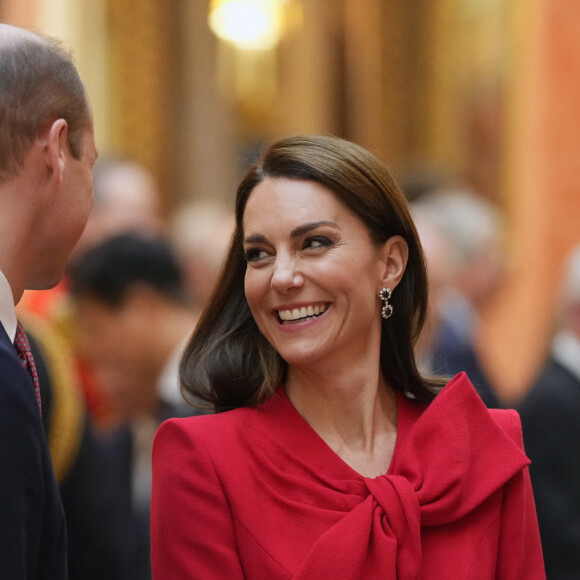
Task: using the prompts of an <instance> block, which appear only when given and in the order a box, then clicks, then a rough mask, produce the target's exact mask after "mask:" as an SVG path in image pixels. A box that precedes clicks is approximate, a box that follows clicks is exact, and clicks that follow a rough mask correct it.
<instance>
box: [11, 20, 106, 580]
mask: <svg viewBox="0 0 580 580" xmlns="http://www.w3.org/2000/svg"><path fill="white" fill-rule="evenodd" d="M96 156H97V152H96V149H95V143H94V132H93V120H92V113H91V109H90V105H89V102H88V98H87V95H86V93H85V89H84V87H83V84H82V82H81V80H80V78H79V76H78V73H77V71H76V69H75V67H74V64H73V63H72V61H71V58H70V56H69V55H68V54H67V53H66V51H64V50H63V49H62V48H60V47H59V46H57V45H56V43H54V42H52V41H50V40H48V39H45V38H42V37H40V36H37V35H35V34H32V33H31V32H28V31H25V30H22V29H19V28H15V27H12V26H8V25H5V24H0V575H1V576H2V577H3V578H10V579H41V578H42V579H44V578H46V579H47V580H48V579H50V580H55V579H61V578H63V579H64V578H66V577H67V563H66V529H65V519H64V514H63V509H62V505H61V501H60V498H59V494H58V487H57V483H56V480H55V476H54V472H53V467H52V463H51V458H50V455H49V451H48V447H47V443H46V438H45V435H44V431H43V427H42V419H41V413H42V409H41V407H42V403H41V398H40V391H39V381H38V375H37V372H36V368H35V365H34V361H33V358H32V355H31V354H30V348H29V345H28V341H27V339H26V335H25V334H24V333H23V332H22V330H21V327H20V326H19V325H18V323H17V320H16V315H15V311H14V307H15V305H16V304H18V302H19V300H20V298H21V296H22V293H23V291H24V290H25V289H27V288H33V289H43V288H50V287H52V286H54V285H55V284H56V283H57V282H58V281H59V280H60V277H61V275H62V273H63V270H64V267H65V264H66V261H67V258H68V256H69V253H70V251H71V250H72V247H73V246H74V244H75V243H76V241H77V240H78V238H79V236H80V234H81V232H82V230H83V228H84V225H85V223H86V219H87V217H88V213H89V211H90V207H91V203H92V198H93V186H92V166H93V164H94V162H95V159H96ZM15 345H16V346H15Z"/></svg>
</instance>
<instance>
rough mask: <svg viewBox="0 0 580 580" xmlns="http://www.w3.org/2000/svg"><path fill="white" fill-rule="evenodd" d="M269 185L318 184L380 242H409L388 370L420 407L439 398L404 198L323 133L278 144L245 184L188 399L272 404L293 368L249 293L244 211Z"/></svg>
mask: <svg viewBox="0 0 580 580" xmlns="http://www.w3.org/2000/svg"><path fill="white" fill-rule="evenodd" d="M266 178H285V179H297V180H307V181H315V182H317V183H320V184H322V185H324V186H325V187H327V188H328V189H329V190H331V191H332V192H333V193H334V194H335V195H336V196H337V198H338V199H340V200H341V201H342V202H343V203H344V205H345V206H346V207H348V208H349V209H350V210H351V211H352V212H353V213H354V214H355V215H357V216H358V217H359V218H360V220H361V221H362V222H363V223H364V224H365V225H366V226H367V228H368V230H369V232H370V234H371V238H372V239H373V241H374V242H375V243H377V244H382V243H384V242H385V241H386V240H388V239H389V238H390V237H391V236H394V235H399V236H402V237H403V238H404V239H405V240H406V242H407V245H408V247H409V259H408V263H407V267H406V270H405V273H404V275H403V278H402V279H401V282H400V284H399V285H398V286H397V288H396V291H395V292H393V296H392V299H391V304H392V305H393V309H394V313H393V315H392V316H391V318H389V319H388V320H383V325H382V334H381V368H382V371H383V374H384V377H385V379H386V381H387V384H389V385H390V386H391V387H392V388H394V389H396V390H397V391H399V392H402V393H407V394H410V395H411V396H412V397H414V398H415V399H417V400H419V401H426V402H428V401H431V400H432V399H433V398H434V396H435V394H436V393H437V391H438V390H439V387H440V382H439V381H438V380H431V379H427V378H424V377H422V376H421V374H420V373H419V371H418V369H417V365H416V362H415V355H414V344H415V342H416V340H417V338H418V336H419V333H420V332H421V328H422V326H423V322H424V320H425V316H426V312H427V290H428V288H427V272H426V268H425V262H424V258H423V252H422V249H421V245H420V242H419V238H418V236H417V231H416V229H415V226H414V224H413V221H412V219H411V215H410V213H409V209H408V207H407V202H406V200H405V197H404V195H403V193H402V192H401V190H400V188H399V187H398V185H397V184H396V182H395V181H394V179H393V178H392V176H391V174H390V173H389V171H388V169H387V168H386V167H385V165H384V164H383V163H381V162H380V161H379V160H378V159H377V158H376V157H375V156H374V155H373V154H372V153H370V152H369V151H367V150H366V149H363V148H362V147H360V146H358V145H355V144H354V143H351V142H349V141H345V140H343V139H339V138H336V137H323V136H298V137H290V138H286V139H281V140H279V141H277V142H275V143H273V144H272V145H270V147H269V148H268V149H267V150H266V151H265V153H264V154H263V155H262V158H261V159H260V161H259V162H258V163H256V164H255V165H254V166H253V167H252V168H251V169H250V170H249V171H248V173H247V174H246V176H245V177H244V178H243V180H242V182H241V183H240V185H239V187H238V190H237V195H236V204H235V213H236V216H235V217H236V228H235V231H234V234H233V236H232V241H231V245H230V248H229V252H228V254H227V257H226V260H225V263H224V266H223V269H222V272H221V275H220V278H219V281H218V283H217V285H216V288H215V290H214V293H213V295H212V297H211V299H210V300H209V303H208V304H207V306H206V308H205V310H204V312H203V314H202V317H201V319H200V321H199V323H198V325H197V328H196V330H195V332H194V334H193V336H192V338H191V340H190V341H189V344H188V345H187V348H186V350H185V353H184V355H183V358H182V361H181V366H180V378H181V385H182V387H181V388H182V392H183V394H184V396H185V397H186V398H187V399H188V400H190V401H192V402H198V403H199V401H200V400H201V401H203V402H205V403H206V404H207V403H209V405H210V406H211V407H213V408H214V409H215V410H216V411H218V412H219V411H225V410H228V409H234V408H236V407H242V406H248V405H257V404H259V403H261V402H263V401H265V400H266V399H267V398H268V397H270V396H271V395H272V394H273V393H274V391H275V389H276V388H277V386H278V385H279V384H280V383H281V382H282V381H283V380H284V378H285V374H286V363H285V362H284V360H283V359H282V358H281V357H280V355H279V354H278V353H277V352H276V351H275V350H274V349H273V347H272V346H271V345H270V344H269V343H268V341H267V340H266V339H265V338H264V336H263V335H262V334H261V332H260V331H259V329H258V327H257V325H256V323H255V322H254V319H253V317H252V314H251V312H250V308H249V306H248V303H247V301H246V297H245V294H244V276H245V272H246V262H245V259H244V252H243V248H242V241H243V236H244V233H243V217H244V210H245V207H246V203H247V201H248V198H249V196H250V194H251V193H252V191H253V189H254V188H255V187H256V186H257V185H258V184H259V183H261V182H262V181H263V180H264V179H266Z"/></svg>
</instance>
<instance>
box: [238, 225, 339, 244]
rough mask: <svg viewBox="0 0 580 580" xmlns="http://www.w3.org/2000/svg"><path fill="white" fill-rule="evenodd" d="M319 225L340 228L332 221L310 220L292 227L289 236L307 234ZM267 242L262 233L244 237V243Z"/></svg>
mask: <svg viewBox="0 0 580 580" xmlns="http://www.w3.org/2000/svg"><path fill="white" fill-rule="evenodd" d="M320 226H331V227H334V228H337V229H340V228H339V227H338V225H337V224H336V223H335V222H333V221H330V220H320V221H317V222H310V223H307V224H304V225H301V226H298V227H297V228H294V229H293V230H292V231H291V232H290V237H291V238H299V237H300V236H303V235H305V234H307V233H308V232H311V231H312V230H315V229H316V228H319V227H320ZM267 242H268V240H267V238H266V236H264V235H263V234H251V235H249V236H247V237H245V238H244V244H265V243H267Z"/></svg>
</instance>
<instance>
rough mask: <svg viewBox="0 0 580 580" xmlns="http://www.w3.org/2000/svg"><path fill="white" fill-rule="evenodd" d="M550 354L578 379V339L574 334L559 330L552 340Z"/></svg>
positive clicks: (579, 372) (579, 344) (579, 371)
mask: <svg viewBox="0 0 580 580" xmlns="http://www.w3.org/2000/svg"><path fill="white" fill-rule="evenodd" d="M552 356H553V357H554V358H555V359H556V361H558V362H559V363H560V364H561V365H562V366H563V367H565V368H566V369H568V371H570V372H571V373H572V374H573V375H574V376H575V377H576V378H578V379H579V380H580V340H578V338H577V337H576V336H575V335H574V334H572V333H571V332H568V331H562V332H559V333H558V334H557V335H556V336H555V337H554V339H553V340H552Z"/></svg>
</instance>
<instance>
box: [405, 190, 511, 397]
mask: <svg viewBox="0 0 580 580" xmlns="http://www.w3.org/2000/svg"><path fill="white" fill-rule="evenodd" d="M413 214H414V216H415V217H416V218H417V221H418V224H419V228H421V224H423V232H424V233H423V237H424V238H425V244H426V255H427V259H428V261H429V262H428V267H429V270H430V277H431V279H432V280H436V281H437V282H436V284H435V285H434V294H433V301H434V307H433V308H434V309H433V312H432V316H433V318H432V320H431V327H430V330H429V337H428V339H427V340H426V342H428V346H426V351H427V353H426V355H425V358H426V360H427V361H428V365H429V367H430V369H431V372H433V373H435V374H437V375H446V376H454V375H455V374H457V373H459V372H461V371H465V372H466V373H467V375H468V376H469V378H470V379H471V381H472V383H473V385H474V386H475V388H476V390H477V391H478V393H479V394H480V396H481V398H482V399H483V401H484V403H485V404H486V405H487V406H488V407H491V408H497V407H501V401H500V399H499V397H498V395H497V394H496V392H495V391H494V389H493V387H492V385H491V383H490V381H489V379H488V377H487V375H486V372H485V369H484V367H483V364H482V362H481V360H480V357H479V354H478V351H477V333H478V325H479V321H480V317H481V315H482V312H483V311H484V309H485V307H486V306H487V305H488V303H489V301H490V299H491V298H492V297H493V296H494V295H495V292H496V291H497V289H498V288H499V287H500V285H501V284H502V282H503V279H504V272H505V263H504V255H503V250H502V225H501V216H500V214H499V211H498V210H497V208H496V207H495V206H494V205H492V204H491V203H489V202H488V201H486V200H484V199H483V198H481V197H479V196H477V195H475V194H474V193H472V192H469V191H463V190H442V191H436V192H433V193H432V194H429V195H425V196H423V197H422V198H421V199H420V200H418V201H417V202H415V203H414V204H413Z"/></svg>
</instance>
